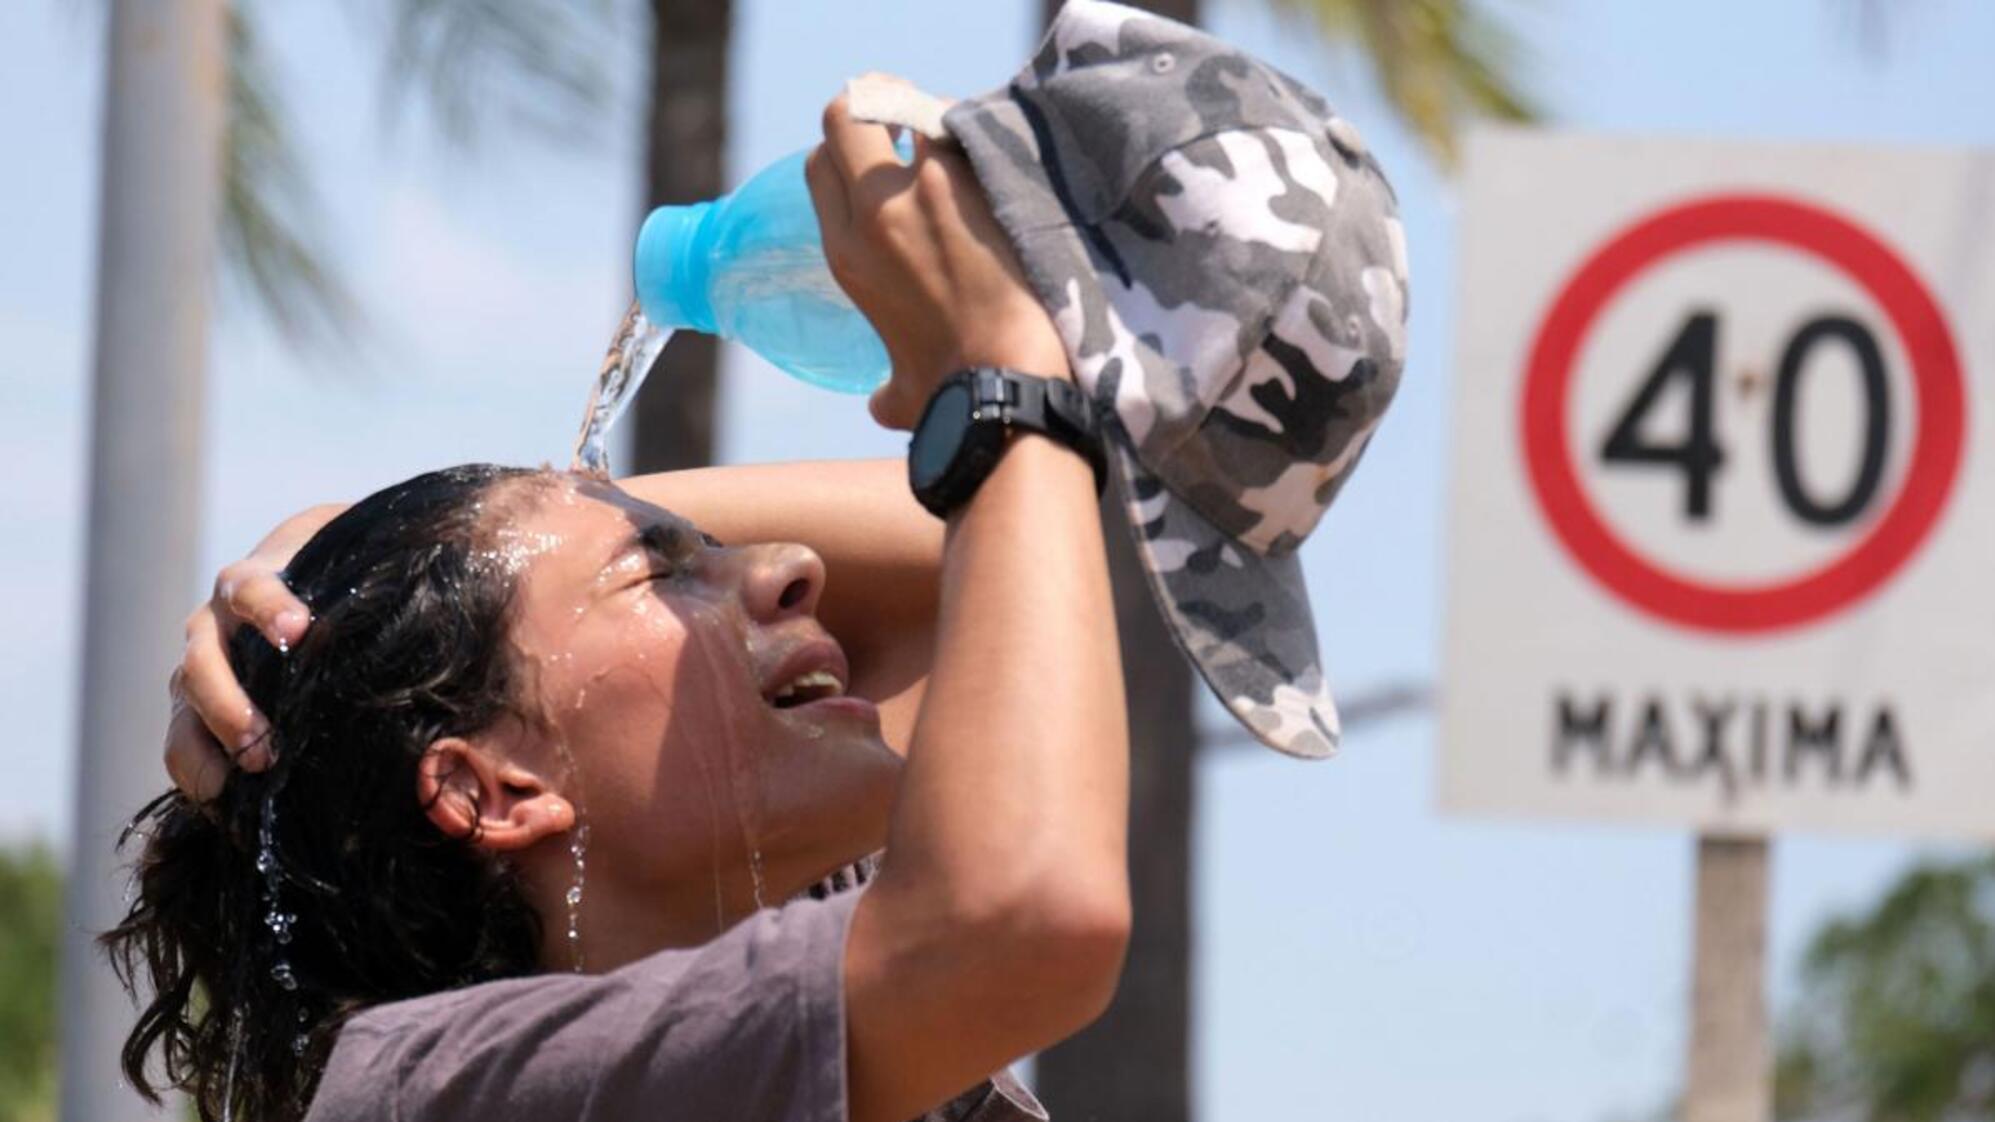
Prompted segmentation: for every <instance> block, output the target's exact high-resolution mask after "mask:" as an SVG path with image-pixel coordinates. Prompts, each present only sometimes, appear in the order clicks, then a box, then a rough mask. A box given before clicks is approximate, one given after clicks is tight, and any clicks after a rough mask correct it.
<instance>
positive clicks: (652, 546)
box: [603, 522, 680, 569]
mask: <svg viewBox="0 0 1995 1122" xmlns="http://www.w3.org/2000/svg"><path fill="white" fill-rule="evenodd" d="M679 540H680V535H679V532H678V530H676V529H675V528H673V527H670V526H666V525H665V524H663V523H659V522H650V523H646V524H645V525H643V526H639V527H638V528H637V532H636V533H634V534H632V535H631V536H630V537H628V538H625V539H624V541H623V544H622V545H619V546H617V548H616V551H615V552H613V553H611V554H610V556H609V560H608V561H606V562H604V564H603V568H605V569H608V568H610V567H611V566H614V565H615V564H616V563H617V562H619V561H622V560H623V559H624V558H625V557H626V556H629V555H630V554H632V553H650V554H655V555H657V556H659V557H662V558H666V559H668V560H669V559H671V558H672V557H673V556H674V553H675V550H676V547H677V546H678V544H679Z"/></svg>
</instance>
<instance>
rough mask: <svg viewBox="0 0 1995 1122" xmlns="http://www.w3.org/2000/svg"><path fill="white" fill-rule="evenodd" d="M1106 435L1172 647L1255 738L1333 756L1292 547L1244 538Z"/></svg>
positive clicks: (1333, 721) (1326, 696)
mask: <svg viewBox="0 0 1995 1122" xmlns="http://www.w3.org/2000/svg"><path fill="white" fill-rule="evenodd" d="M1109 443H1110V445H1111V447H1112V448H1113V450H1114V459H1115V461H1116V470H1117V474H1118V475H1119V476H1120V479H1121V491H1120V495H1119V496H1118V497H1119V498H1120V500H1121V501H1122V503H1123V505H1124V507H1125V509H1126V512H1127V515H1128V525H1129V532H1130V535H1131V537H1132V539H1133V541H1134V543H1135V546H1136V554H1137V557H1138V559H1139V560H1140V561H1141V562H1142V569H1143V575H1144V578H1145V579H1146V581H1147V582H1148V583H1149V586H1150V594H1151V598H1152V599H1153V600H1154V601H1155V602H1156V604H1157V609H1158V610H1159V611H1160V612H1162V613H1163V616H1164V620H1165V622H1166V623H1167V624H1169V628H1170V632H1171V634H1172V636H1173V637H1174V638H1176V639H1177V642H1178V647H1179V649H1181V650H1183V651H1184V653H1185V656H1186V657H1187V658H1189V659H1190V660H1191V663H1192V665H1193V666H1195V667H1197V668H1198V672H1199V676H1200V677H1202V678H1204V679H1205V683H1206V685H1207V686H1209V687H1211V689H1212V692H1213V694H1214V695H1215V696H1216V697H1218V698H1219V701H1220V703H1221V704H1223V705H1225V706H1226V708H1227V710H1228V711H1229V712H1231V713H1232V714H1233V716H1234V718H1235V719H1237V720H1238V721H1239V722H1240V724H1241V726H1242V727H1243V728H1245V729H1246V730H1247V731H1248V732H1250V733H1252V734H1253V736H1254V738H1255V739H1256V740H1259V741H1260V742H1261V743H1263V744H1265V745H1267V746H1268V747H1270V748H1273V749H1275V750H1276V751H1278V752H1283V753H1286V754H1288V755H1291V756H1297V757H1300V758H1303V759H1312V760H1315V759H1325V758H1327V757H1330V756H1333V755H1335V754H1336V752H1337V748H1338V745H1339V740H1340V737H1341V731H1340V725H1339V723H1338V718H1337V707H1336V704H1335V703H1334V702H1333V701H1332V699H1331V696H1330V689H1329V684H1328V682H1327V681H1326V680H1325V678H1324V675H1323V672H1322V669H1321V665H1322V664H1321V661H1320V656H1319V654H1318V652H1317V646H1316V623H1315V615H1314V613H1313V612H1312V611H1311V610H1310V605H1309V590H1308V589H1307V587H1305V586H1304V584H1303V579H1302V565H1301V563H1300V562H1299V561H1298V560H1297V558H1296V555H1295V554H1293V553H1288V554H1284V555H1281V556H1276V557H1268V556H1263V555H1261V554H1258V553H1255V552H1254V551H1253V550H1251V549H1248V548H1246V547H1245V546H1242V545H1241V544H1240V543H1239V542H1237V541H1235V540H1234V538H1233V537H1232V536H1231V535H1229V534H1227V533H1226V532H1225V531H1224V530H1221V529H1220V528H1219V527H1217V526H1215V525H1213V524H1212V523H1211V522H1209V521H1207V520H1206V519H1205V518H1204V517H1203V516H1201V515H1200V514H1199V513H1198V511H1197V510H1195V509H1193V508H1192V506H1191V504H1189V503H1186V502H1184V501H1182V500H1180V499H1178V498H1177V497H1176V496H1174V495H1173V494H1172V493H1171V492H1170V491H1169V490H1167V489H1166V488H1165V487H1164V485H1163V483H1162V481H1160V480H1159V479H1158V478H1157V477H1156V476H1155V475H1153V474H1152V473H1151V472H1149V471H1148V470H1147V469H1145V468H1144V467H1143V464H1142V462H1141V461H1140V460H1138V459H1137V458H1136V456H1135V454H1134V453H1133V452H1132V451H1130V449H1129V448H1128V446H1127V445H1126V443H1125V441H1124V439H1123V438H1122V437H1121V436H1120V434H1116V435H1114V436H1111V438H1110V441H1109Z"/></svg>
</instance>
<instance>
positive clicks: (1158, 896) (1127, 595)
mask: <svg viewBox="0 0 1995 1122" xmlns="http://www.w3.org/2000/svg"><path fill="white" fill-rule="evenodd" d="M1138 3H1139V4H1140V6H1142V7H1145V8H1148V9H1150V10H1151V11H1154V12H1157V13H1158V14H1160V15H1165V16H1169V17H1170V18H1172V19H1175V20H1178V21H1180V22H1183V23H1192V24H1195V23H1197V22H1198V0H1138ZM1058 9H1059V3H1058V0H1047V3H1046V5H1045V15H1046V18H1047V19H1048V20H1049V21H1050V20H1051V18H1052V16H1053V13H1054V12H1055V11H1057V10H1058ZM1102 518H1103V522H1104V525H1103V527H1102V529H1103V531H1104V536H1105V537H1106V539H1107V541H1108V571H1109V577H1110V579H1111V580H1112V581H1113V582H1114V586H1115V617H1116V630H1117V632H1118V634H1119V637H1120V639H1121V644H1122V676H1123V687H1124V689H1125V690H1126V691H1127V693H1128V698H1129V742H1130V755H1131V758H1130V791H1129V881H1130V892H1131V898H1132V903H1133V905H1134V908H1135V928H1134V931H1133V932H1132V933H1131V937H1130V942H1129V959H1128V962H1127V964H1126V965H1125V966H1124V967H1123V971H1122V986H1121V988H1120V989H1119V990H1118V991H1117V992H1116V996H1115V1001H1114V1002H1113V1003H1112V1004H1111V1005H1110V1006H1109V1009H1108V1012H1107V1013H1106V1014H1104V1015H1103V1016H1102V1018H1101V1019H1100V1020H1099V1021H1096V1022H1095V1023H1094V1024H1093V1025H1091V1026H1089V1027H1088V1028H1087V1029H1085V1030H1083V1031H1082V1032H1080V1033H1079V1034H1077V1035H1076V1036H1074V1037H1072V1038H1071V1039H1069V1040H1067V1041H1065V1042H1064V1043H1062V1044H1059V1045H1058V1046H1056V1047H1054V1048H1052V1049H1050V1050H1048V1051H1046V1052H1044V1053H1042V1054H1041V1055H1040V1057H1039V1063H1038V1073H1037V1079H1036V1080H1035V1082H1036V1083H1037V1090H1038V1091H1039V1093H1040V1095H1041V1096H1042V1097H1043V1098H1044V1099H1045V1101H1046V1107H1047V1109H1048V1110H1049V1111H1051V1112H1052V1114H1053V1117H1055V1118H1061V1119H1066V1120H1068V1122H1121V1120H1125V1119H1139V1118H1140V1119H1143V1120H1144V1122H1186V1120H1188V1119H1189V1118H1190V1117H1191V921H1192V914H1191V895H1192V884H1191V834H1192V818H1193V815H1192V811H1193V808H1194V805H1195V803H1196V799H1195V798H1194V795H1195V790H1194V786H1193V773H1192V762H1193V756H1194V754H1195V750H1196V749H1197V746H1198V738H1197V732H1196V730H1195V728H1194V727H1193V719H1194V713H1193V708H1192V673H1191V668H1190V667H1189V666H1188V665H1187V664H1186V663H1185V660H1184V656H1183V655H1181V654H1180V653H1179V652H1178V648H1177V643H1176V642H1175V641H1174V640H1173V639H1172V637H1171V634H1170V631H1169V629H1168V628H1167V627H1166V625H1165V624H1164V621H1163V618H1162V617H1161V616H1160V615H1159V614H1158V612H1157V608H1156V605H1155V604H1154V603H1152V601H1151V599H1150V590H1149V586H1148V584H1147V583H1146V581H1145V578H1144V576H1143V572H1142V570H1141V568H1139V567H1138V565H1137V561H1136V551H1135V547H1134V545H1133V544H1132V543H1131V541H1130V535H1129V525H1128V515H1127V514H1126V513H1124V511H1123V509H1122V504H1121V503H1120V501H1118V500H1117V498H1116V497H1115V495H1114V494H1113V492H1111V493H1110V495H1109V498H1108V500H1107V501H1106V502H1105V503H1104V504H1103V508H1102Z"/></svg>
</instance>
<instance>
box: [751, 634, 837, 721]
mask: <svg viewBox="0 0 1995 1122" xmlns="http://www.w3.org/2000/svg"><path fill="white" fill-rule="evenodd" d="M847 673H848V672H847V670H846V669H845V652H844V651H842V650H840V649H839V647H838V644H837V643H835V642H831V641H829V640H819V641H815V642H807V643H805V644H803V645H802V646H799V647H797V648H796V649H795V650H792V651H791V652H790V653H789V654H788V655H787V656H785V657H784V658H783V660H782V661H781V662H780V663H778V664H777V666H776V669H775V671H774V672H773V673H771V674H770V675H769V676H768V677H767V678H765V679H763V681H764V683H765V685H764V686H763V691H762V699H763V700H764V701H767V702H768V703H769V704H770V705H772V706H774V707H775V708H777V709H796V708H798V707H800V706H804V705H809V704H811V703H812V702H814V701H828V700H830V699H832V698H835V697H844V696H845V684H846V681H845V680H846V676H847Z"/></svg>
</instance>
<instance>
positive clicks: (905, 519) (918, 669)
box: [164, 460, 942, 799]
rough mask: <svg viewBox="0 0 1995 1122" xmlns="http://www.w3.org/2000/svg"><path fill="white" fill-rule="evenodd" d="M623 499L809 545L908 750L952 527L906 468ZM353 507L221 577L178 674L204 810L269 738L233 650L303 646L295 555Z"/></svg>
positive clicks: (172, 747)
mask: <svg viewBox="0 0 1995 1122" xmlns="http://www.w3.org/2000/svg"><path fill="white" fill-rule="evenodd" d="M620 485H621V486H623V487H624V488H626V489H627V490H629V491H630V492H631V493H632V494H634V495H636V496H637V497H638V498H641V499H644V500H645V501H647V502H652V503H657V504H658V505H659V506H662V507H666V508H668V509H670V510H672V511H674V512H676V513H678V514H681V515H683V516H685V517H686V518H689V519H691V520H692V521H693V523H694V524H695V525H697V526H699V527H701V528H702V529H704V530H705V531H706V532H707V533H710V534H712V535H713V536H715V537H716V538H719V539H720V540H722V541H725V542H729V543H731V544H737V545H738V544H743V543H747V542H777V541H781V542H789V541H794V542H802V543H804V544H805V545H808V546H810V547H811V548H812V549H814V550H816V551H817V552H818V554H819V555H820V556H822V557H823V558H824V561H825V571H826V573H827V574H828V575H829V581H828V583H827V588H826V590H825V596H824V599H823V601H822V604H821V606H820V609H819V612H820V616H821V618H822V619H823V621H824V624H825V627H826V628H828V629H829V630H830V631H831V633H832V634H833V635H835V636H836V637H837V638H838V641H839V643H840V644H841V645H843V646H844V647H845V652H846V657H847V659H848V660H849V661H850V663H851V666H852V672H853V680H852V682H851V689H852V692H853V693H855V694H857V695H859V696H861V697H865V698H867V699H869V700H871V701H874V702H876V703H877V704H879V706H880V723H881V728H882V731H883V732H884V733H885V735H886V737H887V742H888V743H889V744H891V745H893V746H894V747H895V748H897V749H901V750H903V751H904V750H905V749H906V747H907V743H908V738H909V736H910V735H911V734H912V732H913V727H914V718H915V712H916V710H917V709H918V708H919V706H920V704H921V696H922V687H923V685H924V683H925V682H926V680H927V675H928V667H929V661H930V658H931V655H932V653H933V649H934V633H935V611H936V596H937V588H938V582H939V579H940V572H941V563H942V524H941V523H940V522H938V521H936V520H935V519H934V518H932V517H930V516H929V514H928V512H927V511H925V510H923V509H921V506H920V504H918V503H916V502H915V501H914V498H913V497H912V496H911V495H910V494H909V493H908V486H907V466H906V464H905V463H903V462H902V461H899V460H854V461H844V462H831V463H796V464H766V465H759V464H758V465H747V466H740V467H715V468H699V469H696V470H691V471H675V472H661V473H657V474H653V475H640V476H633V477H631V478H629V479H625V480H622V481H621V484H620ZM344 509H345V505H344V504H339V503H331V504H326V505H322V506H315V507H312V508H311V509H309V510H306V511H303V512H301V513H299V514H297V515H295V516H293V517H292V518H289V519H287V520H285V522H284V523H283V524H282V525H280V526H278V527H277V529H275V530H273V531H271V533H270V535H269V536H268V537H266V538H264V539H263V541H261V542H259V543H257V545H256V547H255V548H254V549H252V550H251V551H250V553H249V555H248V556H246V557H244V558H242V559H241V560H239V561H236V562H233V563H232V564H230V565H229V566H228V567H227V568H225V569H223V570H222V571H221V573H219V574H218V575H217V576H216V578H215V587H214V592H213V595H211V596H210V598H209V600H208V602H207V603H205V604H202V605H201V606H200V607H198V608H196V609H195V610H194V612H193V614H191V615H189V616H188V617H187V628H186V632H187V634H186V638H187V644H186V647H185V649H184V651H183V653H182V656H181V665H180V668H179V669H178V670H177V671H175V673H174V681H173V693H174V698H175V707H174V714H173V719H172V721H171V723H170V724H169V726H168V728H167V735H166V743H165V749H164V755H165V761H166V769H167V774H168V775H170V776H171V777H172V778H173V781H174V783H175V784H176V785H177V786H179V787H180V789H181V790H183V791H185V792H187V793H188V794H189V795H190V796H192V797H194V798H197V799H210V798H213V797H214V796H215V795H216V794H218V793H219V792H220V791H221V788H222V782H223V780H224V779H225V778H226V776H227V774H228V770H229V767H230V765H231V761H232V760H233V761H234V762H235V763H237V764H239V765H240V766H242V767H244V768H246V769H248V770H251V771H259V770H261V769H262V768H263V767H264V766H265V764H266V763H267V762H268V760H267V757H266V755H265V753H264V752H263V750H262V745H261V742H260V740H259V737H260V735H261V730H262V729H264V728H265V727H267V726H266V725H265V723H264V721H263V718H262V716H261V715H260V714H258V713H257V712H256V709H255V707H254V706H253V705H251V704H250V700H249V695H248V694H246V693H244V692H243V689H242V685H241V683H239V682H238V681H236V677H235V673H234V671H233V670H231V669H230V668H229V663H228V653H227V646H228V637H229V635H230V633H231V632H233V631H234V630H235V628H237V627H239V626H243V625H248V626H251V627H255V628H257V629H258V630H260V631H262V632H263V633H264V636H265V637H266V638H268V639H269V640H270V641H271V642H273V643H290V642H296V641H297V640H298V638H299V637H300V636H302V635H303V634H304V631H305V626H306V623H307V621H308V615H307V612H306V609H305V606H304V604H302V603H300V602H299V601H298V599H297V598H296V597H295V596H293V595H291V590H290V589H289V588H288V587H286V586H285V584H284V582H283V580H282V579H281V578H280V577H279V575H278V574H279V573H280V572H282V570H283V568H284V566H285V565H286V564H287V563H288V562H289V561H290V559H291V555H292V554H293V553H295V552H297V549H298V547H299V546H300V545H302V544H304V542H305V540H306V539H308V538H310V537H311V536H312V534H314V533H316V532H317V531H318V529H319V527H321V526H323V525H325V524H326V523H327V522H329V521H331V520H332V519H333V517H334V516H336V515H337V514H338V513H339V512H340V511H342V510H344Z"/></svg>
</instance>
